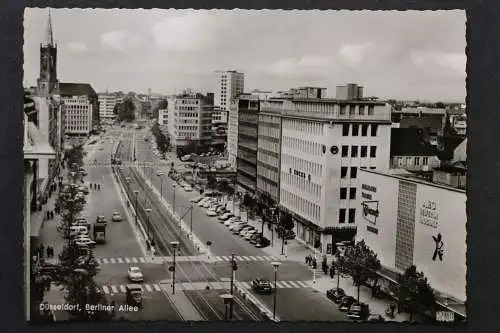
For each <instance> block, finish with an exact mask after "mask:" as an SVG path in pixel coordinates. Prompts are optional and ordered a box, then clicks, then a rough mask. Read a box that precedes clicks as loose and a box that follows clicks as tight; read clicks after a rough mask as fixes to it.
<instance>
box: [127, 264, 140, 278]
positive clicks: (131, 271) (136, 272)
mask: <svg viewBox="0 0 500 333" xmlns="http://www.w3.org/2000/svg"><path fill="white" fill-rule="evenodd" d="M127 275H128V279H129V280H130V281H132V282H142V281H144V276H143V275H142V272H141V269H140V268H139V267H137V266H132V267H129V268H128V272H127Z"/></svg>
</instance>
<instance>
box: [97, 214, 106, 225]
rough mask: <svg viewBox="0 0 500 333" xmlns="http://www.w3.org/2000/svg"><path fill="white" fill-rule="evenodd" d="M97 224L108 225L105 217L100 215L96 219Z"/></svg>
mask: <svg viewBox="0 0 500 333" xmlns="http://www.w3.org/2000/svg"><path fill="white" fill-rule="evenodd" d="M95 222H96V223H106V217H105V216H104V215H99V216H98V217H97V218H96V219H95Z"/></svg>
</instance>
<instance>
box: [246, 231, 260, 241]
mask: <svg viewBox="0 0 500 333" xmlns="http://www.w3.org/2000/svg"><path fill="white" fill-rule="evenodd" d="M257 233H259V231H258V230H255V229H252V230H250V231H248V232H246V233H245V236H244V237H245V239H246V240H250V239H251V238H252V236H253V235H255V234H257Z"/></svg>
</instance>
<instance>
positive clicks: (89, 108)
mask: <svg viewBox="0 0 500 333" xmlns="http://www.w3.org/2000/svg"><path fill="white" fill-rule="evenodd" d="M60 90H61V98H62V101H63V103H64V109H65V112H66V117H65V131H66V134H67V135H68V136H88V135H90V133H91V132H92V131H93V130H95V129H96V127H97V126H98V123H99V119H97V120H96V119H95V117H96V116H97V117H98V115H99V111H98V110H99V102H98V97H97V94H96V92H95V90H94V89H93V88H92V86H91V85H90V84H87V83H61V84H60Z"/></svg>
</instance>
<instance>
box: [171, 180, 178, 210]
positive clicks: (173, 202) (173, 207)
mask: <svg viewBox="0 0 500 333" xmlns="http://www.w3.org/2000/svg"><path fill="white" fill-rule="evenodd" d="M172 186H173V188H174V200H173V201H172V210H173V211H174V215H175V188H176V187H177V185H175V184H174V185H172Z"/></svg>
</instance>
